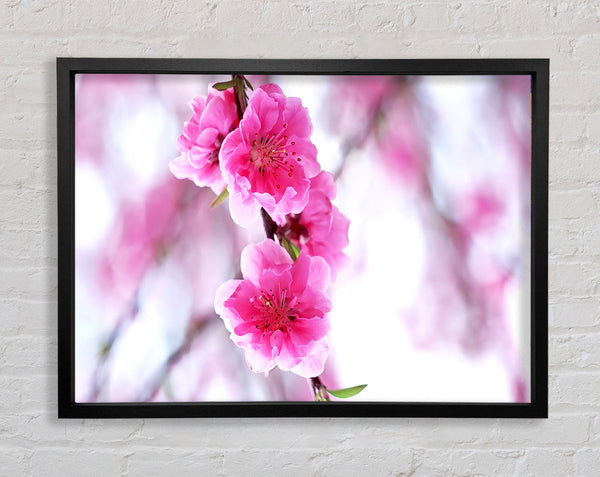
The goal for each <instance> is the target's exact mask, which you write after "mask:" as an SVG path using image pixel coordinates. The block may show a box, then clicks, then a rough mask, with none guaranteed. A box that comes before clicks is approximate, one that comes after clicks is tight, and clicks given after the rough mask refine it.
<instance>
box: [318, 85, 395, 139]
mask: <svg viewBox="0 0 600 477" xmlns="http://www.w3.org/2000/svg"><path fill="white" fill-rule="evenodd" d="M399 81H402V80H401V79H399V78H397V77H393V76H342V77H339V78H336V80H335V82H332V83H331V84H330V92H329V100H328V101H330V102H331V104H335V107H334V108H332V107H326V108H325V109H324V111H323V112H324V114H325V118H326V120H327V126H328V129H329V130H330V131H331V132H333V133H335V134H341V135H342V136H345V137H346V138H348V139H349V140H351V141H352V142H353V143H354V145H355V146H357V147H360V146H361V145H362V144H361V143H362V141H363V140H364V139H366V134H365V133H367V134H368V133H370V131H366V129H370V128H369V127H367V125H368V124H369V123H371V122H372V121H374V120H376V117H377V114H378V113H379V112H380V110H381V109H382V107H383V102H384V101H385V100H386V99H389V98H391V97H393V94H394V93H395V92H396V89H397V87H398V84H397V83H398V82H399Z"/></svg>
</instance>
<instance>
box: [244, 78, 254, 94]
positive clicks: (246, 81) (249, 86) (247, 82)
mask: <svg viewBox="0 0 600 477" xmlns="http://www.w3.org/2000/svg"><path fill="white" fill-rule="evenodd" d="M244 82H245V83H246V86H248V88H250V90H251V91H254V88H253V87H252V85H251V84H250V81H248V79H247V78H246V77H245V76H244Z"/></svg>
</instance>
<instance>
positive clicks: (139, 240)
mask: <svg viewBox="0 0 600 477" xmlns="http://www.w3.org/2000/svg"><path fill="white" fill-rule="evenodd" d="M548 70H549V62H548V60H546V59H479V60H467V59H462V60H450V59H447V60H233V59H227V60H225V59H223V60H216V59H204V60H201V59H198V60H196V59H125V58H120V59H107V58H59V59H57V83H58V84H57V91H58V104H57V108H58V234H59V235H58V259H59V261H58V278H59V282H58V283H59V285H58V287H59V288H58V348H59V349H58V357H59V363H58V364H59V369H58V381H59V382H58V391H59V396H58V402H59V409H58V413H59V417H70V418H94V417H119V418H123V417H136V418H140V417H277V416H314V417H318V416H326V417H370V416H378V417H528V418H532V417H547V409H548V402H547V401H548V399H547V377H548V369H547V326H548V324H547V253H548V247H547V240H548V232H547V228H548V218H547V215H548V212H547V209H548V201H547V195H548V87H549V75H548Z"/></svg>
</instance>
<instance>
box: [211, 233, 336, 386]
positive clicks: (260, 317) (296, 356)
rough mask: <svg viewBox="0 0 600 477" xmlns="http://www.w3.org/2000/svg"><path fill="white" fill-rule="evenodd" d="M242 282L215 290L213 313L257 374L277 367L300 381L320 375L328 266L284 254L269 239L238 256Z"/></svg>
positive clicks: (324, 354)
mask: <svg viewBox="0 0 600 477" xmlns="http://www.w3.org/2000/svg"><path fill="white" fill-rule="evenodd" d="M241 268H242V274H243V277H244V279H243V280H230V281H228V282H226V283H224V284H223V285H221V287H220V288H219V289H218V290H217V295H216V298H215V310H216V312H217V313H218V314H219V315H220V316H221V318H223V320H224V322H225V325H226V327H227V329H228V330H229V331H230V332H231V335H230V337H231V339H232V341H233V342H234V343H235V344H236V345H238V346H239V347H241V348H243V349H244V351H245V354H246V362H247V363H248V365H249V367H250V369H252V370H253V371H255V372H264V371H268V370H270V369H273V368H274V367H275V366H278V367H279V368H280V369H281V370H283V371H292V372H294V373H296V374H298V375H300V376H304V377H312V376H317V375H319V374H321V373H322V372H323V368H324V366H325V361H326V359H327V356H328V354H329V348H328V346H327V338H326V335H327V332H328V331H329V320H328V319H327V317H326V313H327V312H328V311H329V310H330V309H331V302H330V301H329V299H328V298H327V297H326V296H325V294H324V292H325V289H326V288H327V286H328V285H329V278H330V277H329V275H330V271H329V266H328V265H327V263H326V262H325V260H324V259H323V258H321V257H310V256H309V255H307V254H305V253H303V252H301V253H300V255H299V257H298V259H297V260H296V261H295V262H292V259H291V258H290V256H289V255H288V253H287V252H286V251H285V250H284V249H283V248H282V247H281V246H279V245H277V244H276V243H275V242H274V241H272V240H270V239H267V240H265V241H263V242H261V243H259V244H256V245H248V246H247V247H246V248H245V249H244V251H243V252H242V259H241Z"/></svg>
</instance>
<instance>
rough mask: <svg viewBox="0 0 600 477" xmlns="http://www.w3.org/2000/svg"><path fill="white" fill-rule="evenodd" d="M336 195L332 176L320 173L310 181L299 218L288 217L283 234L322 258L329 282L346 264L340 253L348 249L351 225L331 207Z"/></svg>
mask: <svg viewBox="0 0 600 477" xmlns="http://www.w3.org/2000/svg"><path fill="white" fill-rule="evenodd" d="M335 195H336V187H335V184H334V182H333V176H332V175H331V174H330V173H329V172H326V171H321V172H320V173H319V174H318V175H317V176H315V177H313V178H312V179H311V180H310V190H309V193H308V204H306V207H305V208H304V210H303V211H302V212H301V213H300V214H291V215H289V216H288V217H287V223H286V225H285V226H284V227H283V228H282V229H283V233H284V234H285V235H286V237H287V238H288V239H290V240H291V241H292V242H293V243H294V245H296V246H297V247H298V248H300V249H302V250H303V251H306V253H308V255H310V256H312V257H323V258H324V259H325V261H326V262H327V264H328V265H329V267H330V268H331V276H332V279H333V280H335V278H336V274H337V271H338V270H339V269H340V268H341V267H342V266H343V265H345V264H346V263H347V261H348V256H347V255H346V254H345V253H344V252H343V250H344V248H345V247H346V246H347V245H348V227H349V225H350V221H349V220H348V219H347V218H346V217H345V216H344V215H343V214H342V213H341V212H340V211H339V210H338V208H337V207H336V206H334V205H333V204H332V203H331V199H334V198H335Z"/></svg>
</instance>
